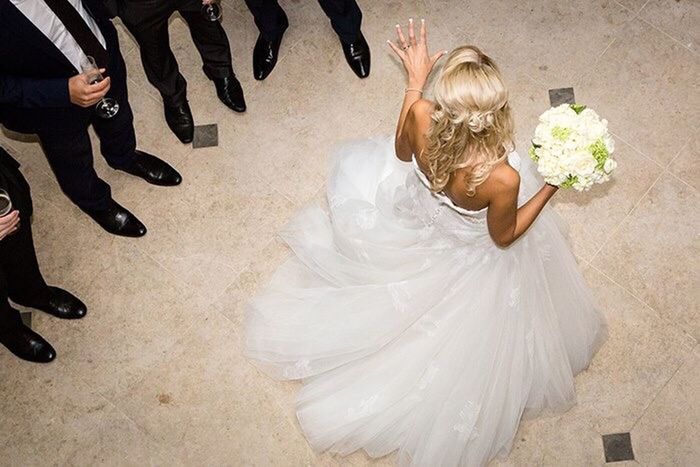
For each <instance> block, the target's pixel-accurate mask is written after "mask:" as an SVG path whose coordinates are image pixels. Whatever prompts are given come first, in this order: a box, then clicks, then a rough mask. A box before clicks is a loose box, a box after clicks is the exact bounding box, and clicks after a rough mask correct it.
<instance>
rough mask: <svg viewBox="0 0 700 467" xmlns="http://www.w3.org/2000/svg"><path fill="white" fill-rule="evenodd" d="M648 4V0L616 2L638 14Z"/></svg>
mask: <svg viewBox="0 0 700 467" xmlns="http://www.w3.org/2000/svg"><path fill="white" fill-rule="evenodd" d="M648 2H649V0H617V3H619V4H620V5H622V6H624V7H625V8H627V9H628V10H630V11H632V12H633V13H639V11H640V10H641V9H642V7H644V5H646V4H647V3H648Z"/></svg>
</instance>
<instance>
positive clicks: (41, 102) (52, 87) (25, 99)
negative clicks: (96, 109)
mask: <svg viewBox="0 0 700 467" xmlns="http://www.w3.org/2000/svg"><path fill="white" fill-rule="evenodd" d="M0 104H7V105H11V106H14V107H20V108H26V109H32V108H34V109H37V108H56V107H70V106H71V105H72V104H71V102H70V94H69V93H68V79H66V78H56V79H34V78H21V77H17V76H11V75H6V74H2V73H0Z"/></svg>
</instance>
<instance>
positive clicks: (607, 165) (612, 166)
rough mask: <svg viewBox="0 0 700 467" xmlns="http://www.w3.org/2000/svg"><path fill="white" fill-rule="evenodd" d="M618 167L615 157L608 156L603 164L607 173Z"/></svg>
mask: <svg viewBox="0 0 700 467" xmlns="http://www.w3.org/2000/svg"><path fill="white" fill-rule="evenodd" d="M616 167H617V162H615V161H614V160H613V159H610V158H608V160H606V161H605V164H604V165H603V170H604V171H605V173H606V174H609V173H611V172H612V171H613V170H615V168H616Z"/></svg>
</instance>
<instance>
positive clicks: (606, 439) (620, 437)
mask: <svg viewBox="0 0 700 467" xmlns="http://www.w3.org/2000/svg"><path fill="white" fill-rule="evenodd" d="M603 449H604V450H605V462H620V461H631V460H634V452H632V439H631V438H630V434H629V433H614V434H611V435H603Z"/></svg>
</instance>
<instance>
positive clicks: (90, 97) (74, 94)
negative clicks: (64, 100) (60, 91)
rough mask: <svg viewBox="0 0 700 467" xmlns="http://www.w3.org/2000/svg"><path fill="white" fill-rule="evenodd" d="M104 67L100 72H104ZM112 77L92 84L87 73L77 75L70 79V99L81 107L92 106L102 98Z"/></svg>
mask: <svg viewBox="0 0 700 467" xmlns="http://www.w3.org/2000/svg"><path fill="white" fill-rule="evenodd" d="M104 71H105V70H104V69H102V70H100V73H104ZM110 83H111V81H110V79H109V78H105V79H103V80H102V81H100V82H99V83H95V84H90V83H89V82H88V80H87V75H86V74H85V73H83V74H80V75H75V76H73V77H72V78H70V79H69V80H68V92H69V93H70V101H71V102H72V103H73V104H75V105H79V106H80V107H92V106H93V105H95V104H97V103H98V102H99V101H100V99H102V98H103V97H104V96H105V95H106V94H107V92H108V91H109V87H110Z"/></svg>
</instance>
